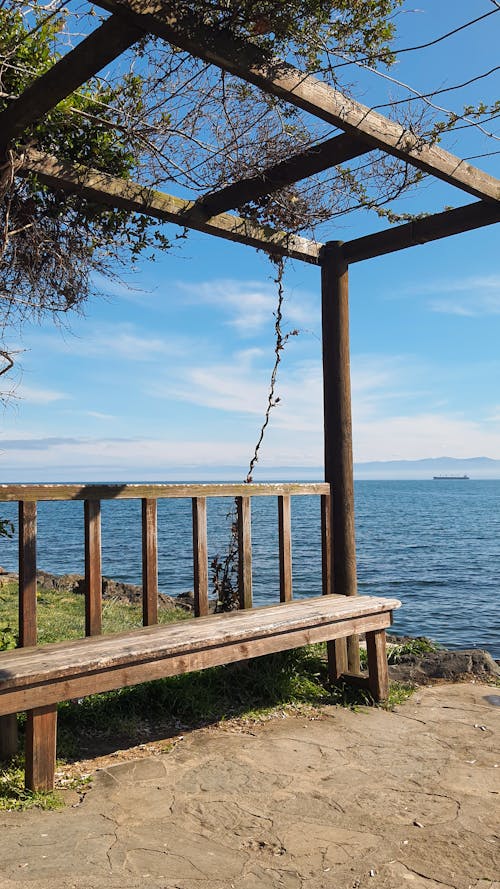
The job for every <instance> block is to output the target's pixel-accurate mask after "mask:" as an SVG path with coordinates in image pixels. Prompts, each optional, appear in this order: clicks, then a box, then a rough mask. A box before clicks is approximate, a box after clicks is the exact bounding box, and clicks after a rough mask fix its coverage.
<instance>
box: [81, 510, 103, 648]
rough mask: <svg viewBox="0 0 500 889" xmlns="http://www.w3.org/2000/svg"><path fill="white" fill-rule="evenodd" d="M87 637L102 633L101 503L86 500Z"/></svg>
mask: <svg viewBox="0 0 500 889" xmlns="http://www.w3.org/2000/svg"><path fill="white" fill-rule="evenodd" d="M84 518H85V635H86V636H99V634H100V633H101V631H102V568H101V502H100V500H85V510H84Z"/></svg>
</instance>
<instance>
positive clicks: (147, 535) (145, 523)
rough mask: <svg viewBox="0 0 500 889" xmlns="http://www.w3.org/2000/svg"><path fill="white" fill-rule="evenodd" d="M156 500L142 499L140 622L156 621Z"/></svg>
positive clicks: (151, 624) (148, 623) (150, 623)
mask: <svg viewBox="0 0 500 889" xmlns="http://www.w3.org/2000/svg"><path fill="white" fill-rule="evenodd" d="M157 513H158V510H157V501H156V500H154V499H153V498H151V497H145V498H143V500H142V623H143V625H144V626H145V627H151V626H154V625H155V624H157V623H158V519H157Z"/></svg>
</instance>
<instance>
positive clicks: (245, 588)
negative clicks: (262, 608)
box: [236, 497, 252, 608]
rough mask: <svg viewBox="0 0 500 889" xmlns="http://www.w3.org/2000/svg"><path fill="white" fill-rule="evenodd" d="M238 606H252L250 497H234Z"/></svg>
mask: <svg viewBox="0 0 500 889" xmlns="http://www.w3.org/2000/svg"><path fill="white" fill-rule="evenodd" d="M236 511H237V522H238V590H239V599H240V608H251V607H252V516H251V506H250V497H237V498H236Z"/></svg>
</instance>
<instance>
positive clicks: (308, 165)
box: [186, 133, 371, 220]
mask: <svg viewBox="0 0 500 889" xmlns="http://www.w3.org/2000/svg"><path fill="white" fill-rule="evenodd" d="M368 151H371V147H370V146H369V145H367V144H366V143H365V142H361V141H360V139H356V138H355V137H354V136H349V135H347V134H346V133H342V135H340V136H334V137H333V139H328V140H327V141H326V142H323V143H321V144H320V145H314V146H312V147H309V148H306V149H305V150H304V151H300V152H299V153H298V154H295V155H293V156H292V157H290V158H288V159H287V160H285V161H282V162H281V163H279V164H274V165H273V166H272V167H268V168H267V170H263V171H262V173H259V174H258V175H257V176H252V177H250V178H249V179H241V180H240V181H239V182H234V183H232V184H231V185H227V186H226V187H225V188H221V189H220V190H219V191H215V192H212V194H207V195H205V196H204V197H201V198H199V199H198V200H197V201H195V204H194V206H193V207H192V209H191V210H189V212H188V213H187V214H186V218H187V219H198V220H206V219H210V217H211V216H215V215H216V214H217V213H223V212H225V211H226V210H233V209H236V208H237V207H241V206H243V204H246V203H248V202H249V201H255V200H257V199H258V198H261V197H263V196H264V195H267V194H271V193H272V192H274V191H279V189H280V188H285V187H286V186H287V185H292V184H293V183H294V182H299V180H301V179H307V178H308V177H309V176H314V175H315V174H316V173H321V172H322V171H323V170H326V169H328V168H329V167H333V166H335V165H337V164H341V163H343V162H344V161H347V160H352V159H353V158H355V157H359V156H360V155H362V154H366V153H367V152H368Z"/></svg>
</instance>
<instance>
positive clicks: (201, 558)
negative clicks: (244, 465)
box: [192, 497, 208, 617]
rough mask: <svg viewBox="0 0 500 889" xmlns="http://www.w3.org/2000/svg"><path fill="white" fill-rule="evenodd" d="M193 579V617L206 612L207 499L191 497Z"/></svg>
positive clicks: (201, 615)
mask: <svg viewBox="0 0 500 889" xmlns="http://www.w3.org/2000/svg"><path fill="white" fill-rule="evenodd" d="M192 508H193V581H194V613H195V617H205V616H206V615H207V614H208V543H207V499H206V497H193V498H192Z"/></svg>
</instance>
